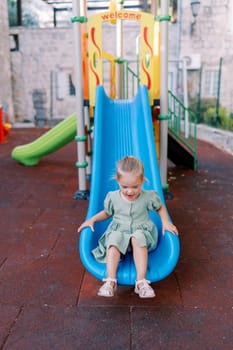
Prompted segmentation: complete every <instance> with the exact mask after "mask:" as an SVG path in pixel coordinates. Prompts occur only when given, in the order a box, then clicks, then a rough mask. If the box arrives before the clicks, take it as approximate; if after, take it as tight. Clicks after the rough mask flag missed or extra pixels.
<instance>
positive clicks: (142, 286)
mask: <svg viewBox="0 0 233 350" xmlns="http://www.w3.org/2000/svg"><path fill="white" fill-rule="evenodd" d="M149 284H150V281H148V280H146V279H145V278H143V279H142V280H140V281H136V282H135V289H134V292H135V293H136V294H138V295H139V297H140V298H154V297H155V292H154V290H153V288H151V286H149Z"/></svg>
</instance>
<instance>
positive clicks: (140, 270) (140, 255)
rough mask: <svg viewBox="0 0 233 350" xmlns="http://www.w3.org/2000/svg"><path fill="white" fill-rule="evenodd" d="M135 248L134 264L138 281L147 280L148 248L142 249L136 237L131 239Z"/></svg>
mask: <svg viewBox="0 0 233 350" xmlns="http://www.w3.org/2000/svg"><path fill="white" fill-rule="evenodd" d="M131 243H132V248H133V258H134V264H135V267H136V271H137V281H140V280H142V279H144V278H146V270H147V262H148V250H147V247H140V246H139V245H138V242H137V240H136V238H135V237H132V239H131Z"/></svg>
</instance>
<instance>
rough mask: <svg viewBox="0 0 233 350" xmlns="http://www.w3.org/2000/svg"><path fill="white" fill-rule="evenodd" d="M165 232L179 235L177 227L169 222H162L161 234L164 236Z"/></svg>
mask: <svg viewBox="0 0 233 350" xmlns="http://www.w3.org/2000/svg"><path fill="white" fill-rule="evenodd" d="M165 231H169V232H171V233H173V234H174V235H176V236H178V235H179V232H178V230H177V227H176V226H175V225H173V223H172V222H170V221H166V222H163V234H165Z"/></svg>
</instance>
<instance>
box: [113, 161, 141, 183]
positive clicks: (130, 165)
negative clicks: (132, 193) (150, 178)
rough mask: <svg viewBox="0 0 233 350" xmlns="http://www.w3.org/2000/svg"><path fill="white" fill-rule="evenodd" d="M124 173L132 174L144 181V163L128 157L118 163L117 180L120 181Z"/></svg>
mask: <svg viewBox="0 0 233 350" xmlns="http://www.w3.org/2000/svg"><path fill="white" fill-rule="evenodd" d="M124 173H131V174H132V175H134V176H138V177H140V179H141V180H142V181H144V180H145V178H144V167H143V164H142V162H141V161H140V160H139V159H138V158H135V157H133V156H127V157H125V158H123V159H121V160H119V161H118V163H117V171H116V179H117V180H120V178H121V176H122V175H123V174H124Z"/></svg>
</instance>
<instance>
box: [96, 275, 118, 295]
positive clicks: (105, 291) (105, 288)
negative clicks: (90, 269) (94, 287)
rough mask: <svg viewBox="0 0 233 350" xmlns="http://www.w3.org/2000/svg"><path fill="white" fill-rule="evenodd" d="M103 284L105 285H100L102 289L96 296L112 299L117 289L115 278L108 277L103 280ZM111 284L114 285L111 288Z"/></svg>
mask: <svg viewBox="0 0 233 350" xmlns="http://www.w3.org/2000/svg"><path fill="white" fill-rule="evenodd" d="M103 282H105V283H104V284H103V285H102V287H100V289H99V291H98V295H100V296H101V297H113V296H114V294H115V291H116V289H117V280H116V279H115V278H110V277H108V278H104V279H103ZM112 283H114V285H113V286H112Z"/></svg>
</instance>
